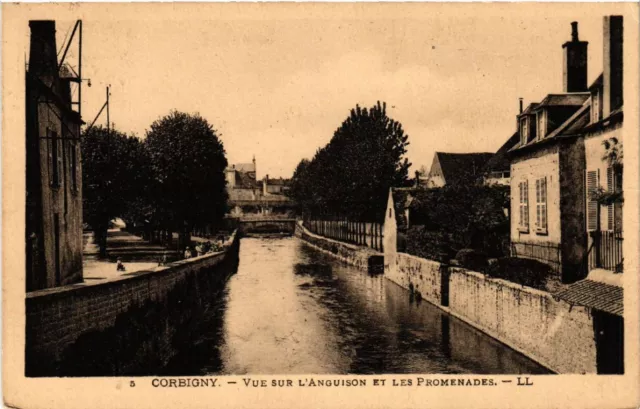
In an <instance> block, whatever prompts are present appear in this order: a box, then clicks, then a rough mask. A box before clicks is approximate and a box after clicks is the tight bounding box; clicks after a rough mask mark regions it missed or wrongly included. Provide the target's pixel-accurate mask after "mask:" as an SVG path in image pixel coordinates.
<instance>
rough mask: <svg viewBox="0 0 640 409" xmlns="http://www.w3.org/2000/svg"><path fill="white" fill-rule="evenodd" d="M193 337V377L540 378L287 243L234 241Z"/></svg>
mask: <svg viewBox="0 0 640 409" xmlns="http://www.w3.org/2000/svg"><path fill="white" fill-rule="evenodd" d="M197 338H198V339H197V340H194V349H193V351H192V352H191V353H190V354H189V355H190V356H192V357H193V358H192V361H193V362H192V364H193V365H194V366H197V370H196V372H198V373H202V374H207V373H208V374H212V373H217V374H246V373H252V374H304V373H316V374H320V373H334V374H346V373H357V374H373V373H447V374H456V373H476V374H489V373H505V374H512V373H546V372H547V371H546V370H545V369H544V368H542V367H540V366H539V365H537V364H536V363H534V362H533V361H531V360H529V359H527V358H526V357H524V356H523V355H521V354H519V353H517V352H515V351H513V350H511V349H509V348H508V347H506V346H504V345H502V344H501V343H499V342H497V341H495V340H494V339H493V338H491V337H489V336H487V335H485V334H483V333H481V332H479V331H477V330H475V329H474V328H472V327H470V326H469V325H467V324H465V323H463V322H462V321H460V320H458V319H456V318H453V317H450V316H448V315H447V314H446V313H444V312H442V311H441V310H440V309H438V308H437V307H435V306H433V305H431V304H429V303H428V302H424V301H423V302H421V303H419V302H415V301H414V302H412V301H411V300H410V297H409V292H408V291H406V290H404V289H402V288H400V287H399V286H397V285H395V284H394V283H392V282H390V281H388V280H386V279H385V278H384V276H382V275H378V276H371V275H368V274H366V273H364V272H362V271H359V270H356V269H355V268H353V267H350V266H346V265H343V264H341V263H340V262H338V261H336V260H335V259H333V258H332V257H331V256H328V255H325V254H323V253H320V252H318V251H316V250H315V249H313V248H311V247H309V246H308V245H307V244H305V243H304V242H302V241H300V240H299V239H297V238H285V239H267V238H244V239H242V241H241V243H240V265H239V266H238V273H237V274H236V275H234V276H232V277H231V279H230V280H229V282H228V283H227V288H226V289H225V293H224V295H223V297H221V300H220V301H219V304H218V305H217V306H216V307H215V308H212V309H211V310H210V311H208V313H207V314H206V317H205V319H203V320H202V322H201V323H200V328H199V329H198V330H197ZM181 358H182V357H181ZM194 369H195V368H194Z"/></svg>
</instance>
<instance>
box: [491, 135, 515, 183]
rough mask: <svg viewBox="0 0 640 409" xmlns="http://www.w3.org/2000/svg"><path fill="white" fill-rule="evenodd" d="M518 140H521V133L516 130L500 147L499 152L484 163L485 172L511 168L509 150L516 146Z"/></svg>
mask: <svg viewBox="0 0 640 409" xmlns="http://www.w3.org/2000/svg"><path fill="white" fill-rule="evenodd" d="M518 142H520V133H519V132H518V131H516V132H514V134H513V135H511V136H510V137H509V139H507V141H506V142H505V143H504V144H503V145H502V146H501V147H500V149H498V152H496V153H495V155H493V156H492V157H491V159H489V160H488V161H487V163H486V164H485V165H484V172H485V173H489V172H499V171H505V170H509V167H510V165H511V162H510V161H509V157H508V156H507V152H509V150H510V149H511V148H513V147H514V146H516V144H517V143H518Z"/></svg>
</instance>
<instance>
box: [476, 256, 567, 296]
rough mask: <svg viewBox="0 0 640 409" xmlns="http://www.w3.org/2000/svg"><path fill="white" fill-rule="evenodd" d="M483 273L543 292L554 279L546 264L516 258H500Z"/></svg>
mask: <svg viewBox="0 0 640 409" xmlns="http://www.w3.org/2000/svg"><path fill="white" fill-rule="evenodd" d="M483 272H484V273H485V274H487V275H488V276H490V277H493V278H500V279H503V280H507V281H511V282H513V283H517V284H520V285H524V286H527V287H532V288H537V289H538V290H543V291H547V290H548V285H549V281H550V280H553V279H554V278H555V277H554V273H553V271H552V270H551V268H550V267H549V266H548V265H547V264H544V263H541V262H539V261H536V260H530V259H524V258H517V257H504V258H500V259H498V260H496V262H495V263H493V264H491V265H489V266H488V267H487V268H486V270H485V271H483Z"/></svg>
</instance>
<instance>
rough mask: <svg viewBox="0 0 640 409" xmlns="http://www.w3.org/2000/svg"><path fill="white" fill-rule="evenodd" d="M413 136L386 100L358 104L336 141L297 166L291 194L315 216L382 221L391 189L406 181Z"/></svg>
mask: <svg viewBox="0 0 640 409" xmlns="http://www.w3.org/2000/svg"><path fill="white" fill-rule="evenodd" d="M408 138H409V137H408V135H406V134H405V132H404V129H403V128H402V125H401V124H400V123H399V122H398V121H395V120H393V119H391V118H390V117H389V116H388V115H387V106H386V103H382V104H381V103H380V102H378V103H377V104H376V105H374V106H372V107H371V108H369V109H367V108H361V107H360V106H356V107H355V108H354V109H352V110H351V113H350V115H349V116H348V117H347V119H345V120H344V122H343V123H342V124H341V125H340V127H339V128H338V129H337V130H336V131H335V133H334V134H333V138H332V139H331V141H330V142H329V143H328V144H327V145H326V146H325V147H323V148H321V149H319V150H318V151H317V152H316V154H315V155H314V157H313V158H312V159H311V160H308V159H303V160H302V161H301V162H300V163H299V164H298V166H297V167H296V170H295V172H294V174H293V178H292V181H291V188H290V191H289V195H290V197H291V198H292V199H293V200H294V201H295V202H296V204H297V205H298V206H299V208H300V209H301V210H302V211H303V213H304V214H306V215H308V216H310V217H314V218H326V217H335V216H339V217H343V218H349V219H350V220H353V221H357V220H359V221H369V222H372V221H380V219H381V218H382V217H383V216H384V209H385V206H386V201H387V195H388V193H389V188H390V187H392V186H393V187H396V186H404V185H406V184H407V180H408V175H407V172H408V169H409V166H411V164H410V163H409V161H408V160H407V158H406V157H405V154H406V152H407V146H408V145H409V141H408Z"/></svg>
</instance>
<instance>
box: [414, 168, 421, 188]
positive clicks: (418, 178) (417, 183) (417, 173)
mask: <svg viewBox="0 0 640 409" xmlns="http://www.w3.org/2000/svg"><path fill="white" fill-rule="evenodd" d="M415 187H417V188H418V187H420V171H419V170H416V186H415Z"/></svg>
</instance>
